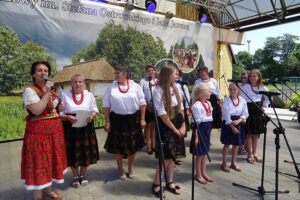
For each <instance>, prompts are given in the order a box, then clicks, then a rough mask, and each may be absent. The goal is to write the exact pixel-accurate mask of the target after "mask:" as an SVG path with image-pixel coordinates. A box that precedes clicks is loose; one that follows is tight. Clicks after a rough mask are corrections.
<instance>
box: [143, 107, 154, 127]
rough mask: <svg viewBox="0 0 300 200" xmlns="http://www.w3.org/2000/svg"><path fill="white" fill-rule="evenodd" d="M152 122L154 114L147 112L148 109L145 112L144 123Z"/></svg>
mask: <svg viewBox="0 0 300 200" xmlns="http://www.w3.org/2000/svg"><path fill="white" fill-rule="evenodd" d="M153 120H154V113H152V112H149V111H148V109H146V112H145V121H146V123H147V124H149V123H150V122H151V121H153Z"/></svg>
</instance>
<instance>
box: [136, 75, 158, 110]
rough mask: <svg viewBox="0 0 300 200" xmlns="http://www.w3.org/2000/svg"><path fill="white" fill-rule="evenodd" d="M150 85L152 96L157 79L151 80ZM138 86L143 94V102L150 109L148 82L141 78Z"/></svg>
mask: <svg viewBox="0 0 300 200" xmlns="http://www.w3.org/2000/svg"><path fill="white" fill-rule="evenodd" d="M151 84H152V87H151V91H152V94H153V92H154V89H155V87H156V84H157V79H155V81H153V80H151ZM140 86H141V87H142V90H143V92H144V95H145V100H146V103H147V105H148V106H150V107H152V101H151V93H150V88H149V81H147V80H146V79H145V78H142V79H141V81H140Z"/></svg>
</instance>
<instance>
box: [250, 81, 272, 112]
mask: <svg viewBox="0 0 300 200" xmlns="http://www.w3.org/2000/svg"><path fill="white" fill-rule="evenodd" d="M252 88H253V90H254V91H269V90H268V88H266V87H265V86H259V89H258V87H252ZM245 92H246V93H247V95H248V96H249V97H250V98H251V99H252V100H253V101H254V102H260V101H261V99H262V96H263V95H262V94H256V93H254V92H253V91H252V89H251V85H250V84H246V86H245ZM245 100H246V102H247V103H252V102H251V100H250V99H249V98H248V97H245ZM269 104H270V101H269V99H268V97H267V96H265V100H264V102H263V106H264V107H268V106H269Z"/></svg>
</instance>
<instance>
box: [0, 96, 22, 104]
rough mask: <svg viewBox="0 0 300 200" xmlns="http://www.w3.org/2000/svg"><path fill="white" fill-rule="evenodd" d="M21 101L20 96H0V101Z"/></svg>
mask: <svg viewBox="0 0 300 200" xmlns="http://www.w3.org/2000/svg"><path fill="white" fill-rule="evenodd" d="M8 102H9V103H23V98H22V96H2V97H0V103H8Z"/></svg>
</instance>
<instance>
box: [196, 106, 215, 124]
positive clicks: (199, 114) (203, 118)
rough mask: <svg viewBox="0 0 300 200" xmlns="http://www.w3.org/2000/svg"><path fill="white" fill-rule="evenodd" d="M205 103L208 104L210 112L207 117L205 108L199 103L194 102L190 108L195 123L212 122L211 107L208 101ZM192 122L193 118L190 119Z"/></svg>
mask: <svg viewBox="0 0 300 200" xmlns="http://www.w3.org/2000/svg"><path fill="white" fill-rule="evenodd" d="M206 102H208V105H209V107H210V110H211V114H210V115H209V116H207V114H206V111H205V108H204V107H203V105H202V103H201V102H200V101H196V102H195V103H194V104H193V105H192V107H191V110H192V112H193V114H194V117H195V120H196V122H197V123H201V122H211V121H213V117H212V112H213V107H212V106H211V103H210V102H209V101H206ZM204 105H205V106H207V103H205V104H204ZM192 121H193V122H194V119H193V117H192Z"/></svg>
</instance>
